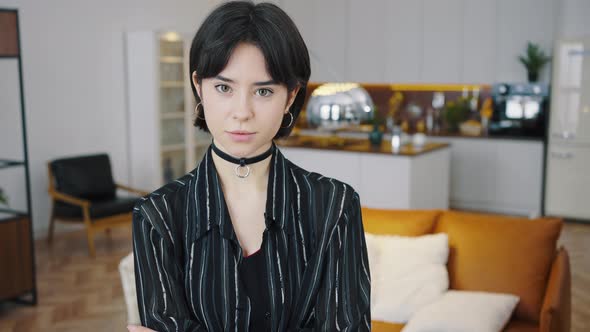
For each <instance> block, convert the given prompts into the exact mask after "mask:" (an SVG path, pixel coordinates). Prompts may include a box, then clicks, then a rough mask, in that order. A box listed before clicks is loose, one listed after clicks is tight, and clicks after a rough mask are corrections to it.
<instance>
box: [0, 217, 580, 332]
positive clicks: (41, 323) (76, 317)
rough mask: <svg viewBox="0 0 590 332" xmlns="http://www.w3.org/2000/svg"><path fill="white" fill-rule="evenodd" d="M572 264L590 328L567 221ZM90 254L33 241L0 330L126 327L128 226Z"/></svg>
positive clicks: (575, 234)
mask: <svg viewBox="0 0 590 332" xmlns="http://www.w3.org/2000/svg"><path fill="white" fill-rule="evenodd" d="M559 242H560V244H561V245H564V246H565V247H566V248H567V249H568V251H569V253H570V259H571V265H572V282H573V290H572V296H573V299H572V306H573V315H572V318H573V324H572V332H586V331H590V225H584V224H574V223H567V224H566V226H565V228H564V230H563V232H562V236H561V238H560V241H559ZM96 247H97V257H96V258H95V259H90V258H89V257H88V254H87V250H86V236H85V233H84V232H83V231H74V232H70V233H66V234H60V235H58V236H57V237H56V238H55V242H54V245H53V246H52V247H48V246H47V244H46V242H45V241H43V240H39V241H37V243H36V248H35V251H36V255H37V284H38V291H39V304H38V305H37V306H35V307H30V306H26V305H17V304H11V303H4V304H1V305H0V332H9V331H10V332H29V331H30V332H33V331H35V332H38V331H43V332H45V331H56V332H66V331H67V332H91V331H127V329H126V328H125V326H126V313H125V302H124V299H123V289H122V287H121V280H120V277H119V271H118V264H119V261H120V260H121V258H123V257H124V256H125V255H127V254H128V253H129V252H131V229H130V227H129V228H118V229H113V230H112V232H111V235H110V236H107V235H106V234H104V235H98V236H97V238H96Z"/></svg>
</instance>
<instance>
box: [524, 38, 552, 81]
mask: <svg viewBox="0 0 590 332" xmlns="http://www.w3.org/2000/svg"><path fill="white" fill-rule="evenodd" d="M518 60H519V61H520V63H522V64H523V65H524V66H525V68H526V70H527V74H528V79H529V82H536V81H537V80H538V79H539V72H540V71H541V70H542V69H543V67H544V66H545V65H546V64H547V63H548V62H549V60H551V57H550V56H548V55H547V54H545V52H544V51H543V50H542V49H541V47H540V46H539V45H537V44H535V43H531V42H528V44H527V48H526V53H525V54H524V55H519V56H518Z"/></svg>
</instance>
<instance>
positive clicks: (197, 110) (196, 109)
mask: <svg viewBox="0 0 590 332" xmlns="http://www.w3.org/2000/svg"><path fill="white" fill-rule="evenodd" d="M199 105H201V106H203V104H201V102H199V103H198V104H197V106H195V116H196V117H197V119H200V120H205V118H200V117H199ZM203 115H205V108H204V107H203Z"/></svg>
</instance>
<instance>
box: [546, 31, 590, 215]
mask: <svg viewBox="0 0 590 332" xmlns="http://www.w3.org/2000/svg"><path fill="white" fill-rule="evenodd" d="M553 73H554V75H553V82H552V91H551V100H552V104H551V120H550V124H549V132H550V137H549V149H548V154H547V172H546V180H545V182H546V184H547V186H546V192H545V210H546V212H547V214H550V215H555V216H560V217H569V218H577V219H586V220H590V205H589V204H588V202H589V200H588V198H589V197H590V171H589V170H590V38H588V37H587V38H580V39H575V40H574V39H572V40H561V41H559V42H557V45H556V47H555V55H554V60H553Z"/></svg>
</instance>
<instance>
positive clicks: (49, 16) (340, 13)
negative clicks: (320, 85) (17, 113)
mask: <svg viewBox="0 0 590 332" xmlns="http://www.w3.org/2000/svg"><path fill="white" fill-rule="evenodd" d="M219 2H220V0H208V1H202V0H200V1H196V0H194V1H189V0H184V1H180V0H176V1H170V0H168V1H164V0H149V1H148V0H127V1H115V0H104V1H74V0H55V1H34V0H0V7H12V8H18V9H19V10H20V19H21V40H22V51H23V68H24V84H25V98H26V112H27V127H28V139H29V158H30V164H31V181H32V196H33V197H32V198H33V216H34V223H35V225H34V227H35V228H34V229H35V233H36V236H44V235H45V232H46V229H47V227H48V221H47V220H48V214H49V206H50V205H49V198H48V195H47V192H46V190H47V173H46V172H47V171H46V163H47V161H48V160H51V159H53V158H57V157H61V156H67V155H75V154H86V153H93V152H99V151H104V152H107V153H109V155H110V156H111V159H112V164H113V171H114V174H115V178H116V179H117V180H118V181H120V182H122V183H125V182H127V180H128V176H129V173H128V165H129V162H128V157H127V156H128V147H127V144H128V138H127V134H126V133H127V128H128V123H129V119H128V118H127V117H126V92H125V76H124V68H125V67H124V66H125V61H124V52H123V50H124V47H123V46H124V45H123V32H124V31H126V30H143V29H176V30H180V31H186V32H194V31H195V30H196V28H197V26H198V25H199V24H200V23H201V21H202V19H203V18H204V16H205V15H206V13H207V12H208V11H209V10H210V8H212V7H213V6H215V5H216V4H217V3H219ZM274 2H275V3H277V4H279V5H280V6H282V7H283V8H285V9H286V11H287V12H288V13H289V14H290V15H291V16H292V17H293V19H294V20H295V22H296V23H297V24H298V25H299V28H300V30H301V32H302V34H303V36H304V38H305V40H306V41H307V43H308V46H309V49H310V51H311V52H312V54H314V55H316V56H317V57H312V72H313V74H312V80H317V81H323V80H350V81H366V82H428V83H432V82H445V83H457V82H470V83H471V82H474V83H491V82H494V81H523V80H525V78H526V76H525V75H526V73H525V71H524V69H523V68H522V67H521V65H520V64H519V63H518V62H517V61H516V56H517V54H519V53H521V52H522V51H523V50H524V47H525V44H526V41H527V40H532V41H535V42H538V43H540V44H541V45H542V46H543V48H544V49H546V50H549V49H550V48H551V46H552V44H553V40H554V38H555V36H567V35H572V34H589V33H590V31H589V30H590V28H589V27H588V24H587V23H586V22H585V18H586V17H590V8H589V7H590V5H589V3H590V2H589V1H587V0H517V1H514V0H391V1H390V0H275V1H274ZM542 79H548V75H547V73H545V75H544V76H542ZM0 128H1V127H0ZM11 131H13V130H9V131H2V132H3V133H4V134H0V148H2V150H1V151H2V152H4V151H8V150H9V151H12V150H13V148H14V146H15V144H17V145H18V144H20V142H19V141H18V140H16V141H15V139H14V135H12V134H10V135H8V133H9V132H11ZM4 135H8V136H7V137H4ZM0 156H2V153H0ZM0 179H3V178H0ZM2 181H4V180H2ZM15 181H17V180H15ZM3 185H4V186H5V187H8V188H12V187H15V188H17V190H18V188H20V186H18V185H15V184H13V183H9V184H3ZM12 196H13V197H18V196H19V194H18V193H17V194H14V195H12ZM17 201H18V199H17ZM15 204H17V205H18V202H15ZM59 229H64V227H63V226H58V230H59Z"/></svg>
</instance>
